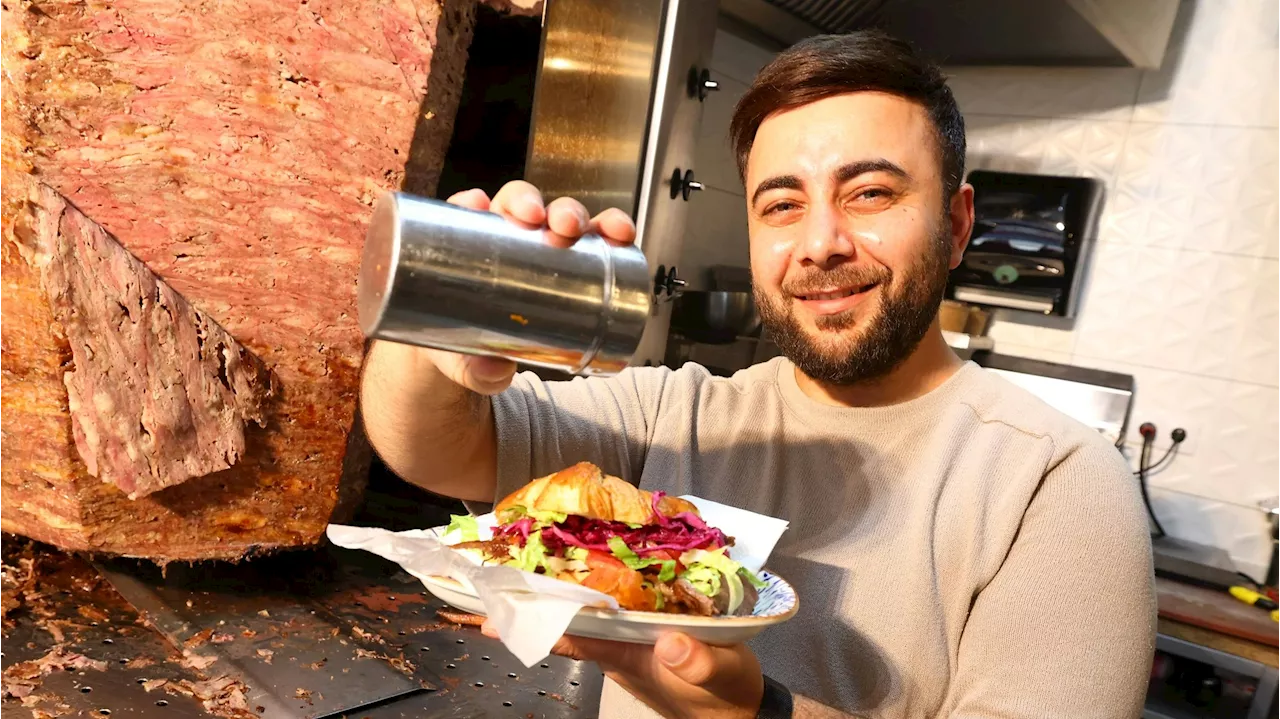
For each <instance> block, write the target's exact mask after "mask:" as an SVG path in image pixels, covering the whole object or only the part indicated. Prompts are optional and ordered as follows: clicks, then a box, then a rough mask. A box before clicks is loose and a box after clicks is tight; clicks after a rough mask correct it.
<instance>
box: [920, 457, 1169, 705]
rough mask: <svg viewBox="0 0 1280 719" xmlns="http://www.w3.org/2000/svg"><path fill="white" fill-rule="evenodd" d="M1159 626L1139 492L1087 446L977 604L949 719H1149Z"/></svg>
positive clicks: (1043, 492)
mask: <svg viewBox="0 0 1280 719" xmlns="http://www.w3.org/2000/svg"><path fill="white" fill-rule="evenodd" d="M1155 620H1156V605H1155V589H1154V581H1153V573H1152V563H1151V540H1150V536H1149V530H1148V525H1147V519H1146V515H1145V513H1144V510H1143V509H1142V504H1141V500H1140V497H1139V492H1138V488H1137V484H1136V482H1135V481H1134V479H1133V477H1132V475H1131V474H1130V472H1129V469H1128V467H1127V466H1125V463H1124V461H1123V459H1122V458H1121V457H1120V455H1119V453H1117V452H1116V451H1115V450H1114V449H1113V448H1111V447H1109V446H1106V445H1105V444H1104V443H1102V442H1098V443H1086V444H1085V445H1084V446H1082V447H1079V448H1078V449H1076V450H1075V451H1074V452H1072V453H1070V454H1069V455H1068V456H1067V457H1066V458H1065V459H1063V460H1062V461H1061V462H1060V463H1058V464H1057V465H1056V466H1054V467H1053V468H1051V470H1050V471H1049V472H1048V473H1047V474H1046V476H1045V477H1044V479H1043V481H1042V482H1041V485H1040V487H1039V489H1038V490H1037V492H1036V493H1035V494H1034V495H1033V497H1032V499H1031V501H1030V503H1029V505H1028V506H1027V509H1026V512H1025V513H1024V515H1023V520H1022V524H1021V527H1020V529H1019V530H1018V533H1017V536H1016V537H1015V539H1014V541H1013V544H1012V546H1011V548H1010V549H1009V552H1008V554H1007V556H1006V558H1005V560H1004V562H1003V564H1002V565H1001V567H1000V569H999V570H998V571H997V572H996V574H995V576H994V578H993V579H992V580H991V581H990V582H989V583H988V585H987V586H986V587H985V588H983V589H982V590H981V592H979V593H978V595H977V596H976V597H975V598H974V601H973V606H972V609H971V611H970V614H969V620H968V622H967V624H966V625H965V630H964V634H963V636H962V638H961V641H960V646H959V653H958V657H957V659H956V661H957V664H956V674H955V681H954V682H953V683H952V687H951V691H950V696H949V698H948V702H947V705H948V706H950V707H951V710H950V711H949V712H944V713H943V716H947V717H951V718H952V719H960V718H962V717H963V718H965V719H969V718H973V719H977V718H978V717H983V718H984V719H989V718H990V717H1001V718H1008V719H1012V718H1014V717H1017V718H1019V719H1020V718H1022V717H1026V718H1028V719H1030V718H1031V717H1037V718H1039V719H1067V718H1068V717H1071V718H1072V719H1078V718H1084V717H1096V718H1098V719H1102V718H1103V717H1106V718H1108V719H1110V718H1112V717H1114V718H1116V719H1120V718H1122V717H1123V718H1125V719H1128V718H1130V717H1136V716H1139V715H1140V714H1141V712H1142V703H1143V698H1144V696H1145V694H1146V688H1147V682H1148V678H1149V676H1150V670H1151V658H1152V653H1153V652H1154V650H1155V624H1156V621H1155Z"/></svg>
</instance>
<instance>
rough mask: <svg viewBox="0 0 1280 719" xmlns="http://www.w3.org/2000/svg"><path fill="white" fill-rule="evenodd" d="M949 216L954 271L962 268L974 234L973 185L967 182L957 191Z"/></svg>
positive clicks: (952, 199)
mask: <svg viewBox="0 0 1280 719" xmlns="http://www.w3.org/2000/svg"><path fill="white" fill-rule="evenodd" d="M947 216H948V219H949V220H950V221H951V269H953V270H954V269H955V268H957V267H959V266H960V258H962V257H964V249H965V248H966V247H968V246H969V235H970V234H971V233H972V232H973V185H970V184H969V183H967V182H966V183H965V184H963V185H961V186H960V189H958V190H956V192H955V194H954V195H952V196H951V205H950V207H948V211H947Z"/></svg>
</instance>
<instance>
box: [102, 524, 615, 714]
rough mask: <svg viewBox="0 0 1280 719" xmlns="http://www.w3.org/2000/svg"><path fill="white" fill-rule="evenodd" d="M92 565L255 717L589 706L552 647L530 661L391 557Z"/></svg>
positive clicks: (594, 688) (589, 678) (587, 675)
mask: <svg viewBox="0 0 1280 719" xmlns="http://www.w3.org/2000/svg"><path fill="white" fill-rule="evenodd" d="M95 567H96V568H97V569H98V571H99V572H101V573H102V575H103V576H104V577H105V578H106V579H107V580H108V581H109V582H110V583H111V585H112V586H113V587H114V588H115V590H116V591H118V592H119V593H120V594H121V595H122V596H123V597H124V599H125V600H126V601H127V602H128V603H129V604H131V605H132V606H133V607H134V608H136V609H137V610H138V612H139V613H140V614H141V615H142V617H143V618H144V619H145V620H146V621H147V622H148V624H150V625H151V626H153V627H154V628H155V629H157V630H158V631H159V632H161V633H162V634H163V635H164V636H165V637H166V638H167V639H168V640H169V641H170V642H171V643H172V644H173V645H174V646H175V647H177V648H178V649H179V650H181V651H182V653H183V655H184V658H185V663H188V664H189V665H191V666H193V667H194V668H197V669H198V670H199V671H201V672H203V673H205V674H206V675H208V676H223V675H226V676H230V677H233V678H235V679H238V680H240V681H241V682H242V683H243V684H244V685H245V687H247V689H246V691H245V695H246V698H247V700H248V705H249V706H250V707H253V708H254V710H255V713H257V715H258V716H262V717H267V718H268V719H274V718H276V717H281V718H284V717H289V718H293V717H305V718H306V719H319V718H322V717H339V716H343V715H349V714H350V712H353V711H356V710H360V714H359V716H361V717H369V718H370V719H381V718H383V717H400V716H404V717H410V716H413V717H421V716H449V717H462V716H467V717H470V716H526V715H528V714H529V713H531V712H532V713H533V715H534V716H547V717H577V716H590V715H591V714H592V713H593V712H594V710H595V707H596V702H597V701H598V696H599V691H600V686H601V682H602V676H601V674H600V672H599V671H598V670H596V669H595V667H594V666H591V665H583V664H580V663H578V662H573V661H570V660H567V659H563V658H560V657H549V658H548V659H547V660H546V661H545V662H543V663H542V664H541V666H539V667H534V668H533V669H526V668H525V667H524V666H523V665H522V664H520V663H519V662H518V661H517V660H516V659H515V658H514V657H513V656H512V655H511V653H510V652H509V651H507V649H506V648H505V647H503V646H502V645H501V643H500V642H498V641H497V640H493V639H489V638H488V637H485V636H484V635H482V634H480V633H479V632H478V631H476V630H475V629H474V628H472V627H461V626H459V625H456V624H452V623H449V622H446V621H443V620H442V619H441V618H440V617H439V616H438V615H437V614H436V612H437V610H440V609H444V608H446V607H445V605H443V604H442V603H440V602H439V601H438V600H436V599H435V598H434V597H432V596H430V595H428V594H427V593H426V592H423V591H422V585H421V583H420V582H418V581H417V580H416V579H414V578H413V577H411V576H409V575H408V574H406V573H404V572H403V571H401V570H400V569H399V567H397V566H396V565H394V564H391V563H389V562H385V561H384V560H381V559H379V558H378V557H376V556H374V555H371V554H369V553H367V552H354V551H347V550H341V549H337V548H333V547H328V548H325V549H320V550H311V551H300V552H292V553H287V554H282V555H277V556H273V557H266V558H259V559H255V560H252V561H249V562H244V563H241V564H234V565H233V564H197V565H180V566H179V565H170V566H169V567H168V569H167V571H164V572H162V571H161V570H160V569H159V568H157V567H155V566H153V565H151V564H149V563H145V562H140V561H133V560H109V561H100V562H97V563H96V564H95Z"/></svg>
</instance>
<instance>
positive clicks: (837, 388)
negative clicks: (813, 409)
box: [795, 320, 964, 407]
mask: <svg viewBox="0 0 1280 719" xmlns="http://www.w3.org/2000/svg"><path fill="white" fill-rule="evenodd" d="M963 364H964V361H963V360H961V359H960V358H959V357H957V356H956V353H955V352H953V351H952V350H951V347H949V346H948V345H947V341H946V340H945V339H943V337H942V328H941V327H940V326H939V325H938V322H937V320H934V322H933V324H932V325H931V326H930V327H929V331H928V332H926V333H925V335H924V338H923V339H921V340H920V344H919V345H917V346H916V349H915V351H914V352H912V353H911V355H910V356H908V357H907V359H906V360H905V361H903V363H902V364H900V365H898V366H897V367H896V368H894V370H893V371H892V372H890V373H889V374H887V375H885V376H884V377H880V378H878V379H875V380H869V381H866V382H858V383H856V384H851V385H833V384H828V383H825V382H819V381H818V380H815V379H812V378H811V377H809V376H808V375H806V374H805V373H803V372H801V371H800V369H799V368H796V370H795V372H796V384H798V385H800V390H801V391H802V392H804V393H805V394H806V395H808V397H809V398H810V399H813V400H815V401H817V402H821V403H823V404H827V405H832V406H835V407H884V406H888V405H892V404H899V403H901V402H906V401H909V400H912V399H915V398H916V397H922V396H924V395H926V394H928V393H929V392H932V391H933V390H934V389H936V388H938V387H939V386H941V385H942V383H943V382H946V381H947V380H948V379H949V378H950V377H951V375H953V374H955V373H956V371H957V370H959V369H960V367H961V366H962V365H963Z"/></svg>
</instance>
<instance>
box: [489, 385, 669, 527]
mask: <svg viewBox="0 0 1280 719" xmlns="http://www.w3.org/2000/svg"><path fill="white" fill-rule="evenodd" d="M671 374H672V372H671V371H670V370H668V369H666V368H662V367H652V368H649V367H636V368H629V369H627V370H624V371H623V372H621V373H620V374H618V375H615V376H613V377H607V378H605V377H592V378H582V377H579V378H575V379H572V380H569V381H564V382H547V381H543V380H541V379H539V378H538V376H537V375H535V374H533V373H532V372H522V373H520V374H518V375H516V378H515V380H514V381H513V382H512V383H511V387H510V388H509V389H507V391H505V392H503V393H502V394H500V395H497V396H495V397H493V399H492V402H493V421H494V424H495V426H496V428H497V438H498V484H497V493H496V495H495V496H496V497H497V498H499V499H500V498H502V497H505V496H507V495H508V494H510V493H511V492H514V491H515V490H517V489H519V488H520V486H521V485H523V484H525V483H526V482H529V481H530V480H533V479H536V478H538V477H542V476H545V475H548V474H551V473H552V472H556V471H558V470H561V469H564V468H565V467H568V466H570V465H572V464H575V463H577V462H584V461H585V462H594V463H595V464H597V465H599V466H600V467H601V469H603V470H604V471H605V472H606V473H609V474H613V475H616V476H619V477H622V478H623V479H625V480H627V481H629V482H631V483H633V484H634V483H637V482H639V481H640V474H641V472H642V471H643V469H644V459H645V454H646V453H647V451H648V447H649V442H650V440H651V439H652V436H653V427H654V426H655V422H656V418H657V413H658V407H659V403H660V398H661V395H662V392H663V388H664V386H665V385H666V384H667V382H668V381H669V378H670V376H671ZM473 511H474V509H473Z"/></svg>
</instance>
